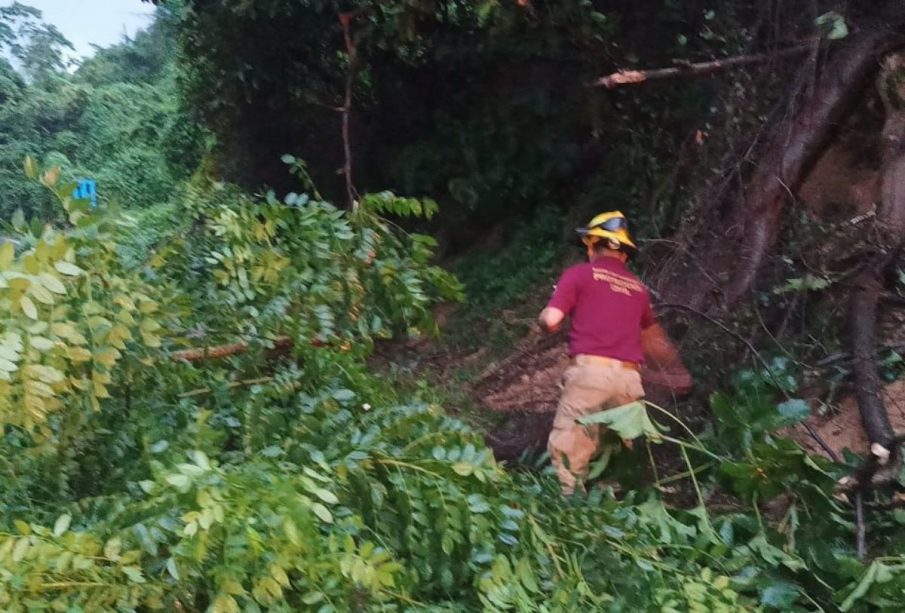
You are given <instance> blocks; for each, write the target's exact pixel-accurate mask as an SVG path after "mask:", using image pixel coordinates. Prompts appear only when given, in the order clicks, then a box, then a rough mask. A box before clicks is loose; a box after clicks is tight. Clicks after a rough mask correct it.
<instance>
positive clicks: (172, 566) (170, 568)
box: [167, 558, 179, 581]
mask: <svg viewBox="0 0 905 613" xmlns="http://www.w3.org/2000/svg"><path fill="white" fill-rule="evenodd" d="M167 572H168V573H170V576H171V577H172V578H173V579H175V580H176V581H179V569H178V568H177V567H176V560H174V559H173V558H168V559H167Z"/></svg>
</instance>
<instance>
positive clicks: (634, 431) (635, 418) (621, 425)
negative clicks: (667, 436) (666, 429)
mask: <svg viewBox="0 0 905 613" xmlns="http://www.w3.org/2000/svg"><path fill="white" fill-rule="evenodd" d="M577 421H578V423H580V424H584V425H590V424H603V425H605V426H607V427H608V428H610V429H611V430H614V431H615V432H616V433H617V434H618V435H619V436H620V437H621V438H623V439H635V438H638V437H639V436H645V437H647V438H649V439H650V440H652V441H659V440H661V439H662V435H661V434H660V431H659V430H658V429H657V427H656V426H655V425H654V423H653V422H652V421H651V420H650V417H648V415H647V409H646V407H645V405H644V403H643V402H641V401H636V402H632V403H629V404H626V405H623V406H621V407H616V408H615V409H607V410H605V411H601V412H599V413H594V414H593V415H588V416H587V417H583V418H581V419H578V420H577Z"/></svg>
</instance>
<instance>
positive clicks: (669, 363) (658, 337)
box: [641, 311, 693, 394]
mask: <svg viewBox="0 0 905 613" xmlns="http://www.w3.org/2000/svg"><path fill="white" fill-rule="evenodd" d="M644 319H645V321H644V322H642V323H643V325H644V327H643V329H642V330H641V351H642V352H643V353H644V361H645V366H644V369H643V372H642V378H643V379H645V380H647V381H648V382H650V383H653V384H654V385H662V386H664V387H667V388H669V389H670V390H671V391H672V392H673V393H676V394H686V393H688V392H690V391H691V388H692V386H693V381H692V379H691V375H690V374H689V372H688V369H686V368H685V365H684V364H683V363H682V358H681V356H680V355H679V351H678V350H677V349H676V347H675V345H673V343H672V341H671V340H670V339H669V335H667V334H666V331H665V330H664V329H663V328H662V327H661V326H660V324H658V323H657V322H656V320H655V319H654V316H653V312H652V311H649V312H648V313H646V314H645V318H644Z"/></svg>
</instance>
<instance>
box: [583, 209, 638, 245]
mask: <svg viewBox="0 0 905 613" xmlns="http://www.w3.org/2000/svg"><path fill="white" fill-rule="evenodd" d="M575 231H576V232H578V234H580V235H581V240H582V242H583V243H584V244H585V245H588V246H591V245H593V244H594V243H596V242H597V241H599V240H600V239H602V238H606V239H609V240H612V241H616V242H617V243H619V245H620V246H622V247H628V248H629V249H636V248H637V247H636V246H635V243H634V242H633V241H632V237H631V235H630V234H629V232H628V222H627V221H626V220H625V215H623V214H622V213H621V212H619V211H607V212H606V213H601V214H600V215H597V216H596V217H594V219H592V220H591V221H589V222H588V225H587V226H586V227H584V228H577V229H576V230H575Z"/></svg>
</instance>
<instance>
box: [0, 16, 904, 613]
mask: <svg viewBox="0 0 905 613" xmlns="http://www.w3.org/2000/svg"><path fill="white" fill-rule="evenodd" d="M160 4H161V5H162V7H161V8H160V9H159V10H158V13H157V18H156V20H155V22H154V25H153V26H152V27H151V28H150V29H149V30H148V31H146V32H143V33H140V34H139V35H137V36H136V38H135V39H134V40H128V41H124V42H123V43H121V44H120V45H117V46H115V47H112V48H110V49H104V50H99V51H98V53H97V54H96V55H95V56H94V57H93V58H91V59H90V60H87V61H85V62H84V63H83V64H82V65H81V66H79V67H78V68H77V70H75V71H74V72H72V73H71V74H70V73H67V72H66V71H65V68H66V66H64V65H63V62H62V59H61V58H62V55H61V50H62V49H63V48H65V47H66V44H67V43H66V41H65V40H64V39H63V38H62V37H61V36H60V35H59V33H58V32H56V31H55V30H54V29H53V28H52V27H50V26H47V25H45V24H43V23H42V22H41V19H40V14H39V13H37V12H36V11H34V10H32V9H29V8H27V7H25V6H23V5H20V4H14V5H12V6H11V7H8V8H3V9H0V47H2V48H3V49H4V50H5V51H6V52H7V53H8V54H9V55H11V57H12V58H13V62H12V63H7V62H5V61H0V199H2V200H0V217H2V219H3V221H4V237H3V242H2V244H0V322H2V330H0V426H2V430H0V609H3V610H4V611H7V610H8V611H73V612H75V611H86V612H87V611H150V610H162V611H186V612H192V613H194V612H201V611H210V612H212V613H225V612H234V611H235V612H238V611H252V612H254V611H287V612H288V611H318V612H320V613H329V612H334V611H335V612H345V611H355V610H362V611H438V612H439V611H450V612H451V611H462V610H487V611H525V612H527V611H544V612H560V611H561V612H567V611H669V612H679V611H732V612H734V611H760V610H762V611H770V610H780V611H832V610H846V611H848V610H851V611H873V610H888V611H896V610H898V609H899V608H900V607H901V602H902V596H903V593H905V556H903V555H902V552H901V550H902V547H901V543H902V542H903V539H905V516H903V514H902V512H901V510H897V509H895V508H894V506H895V505H894V504H893V503H894V502H895V500H896V499H895V497H894V496H893V495H890V494H888V493H883V492H880V493H877V494H876V495H873V496H872V497H871V498H870V500H868V502H869V503H870V504H871V505H872V506H871V520H870V522H869V524H868V525H867V526H866V530H867V534H866V538H867V542H868V543H869V545H870V551H871V554H872V556H873V557H872V558H870V559H868V560H860V559H859V555H858V552H857V550H856V545H855V542H856V541H855V537H854V533H855V530H856V526H855V523H856V522H855V518H854V511H853V509H852V505H851V504H850V501H848V500H845V499H844V498H843V497H842V494H840V492H839V480H840V479H841V478H843V477H844V476H846V475H850V474H851V473H852V471H853V469H854V468H855V467H856V466H858V465H859V464H860V459H859V458H857V457H854V456H852V457H846V458H845V459H844V460H843V461H840V462H836V463H834V462H830V461H827V460H825V459H823V458H822V457H817V456H813V455H809V454H808V453H806V452H805V451H804V450H803V449H802V448H800V447H799V446H798V445H797V444H796V443H794V442H793V441H792V440H791V439H789V438H787V437H786V435H787V433H788V428H790V427H793V426H795V425H796V424H798V423H800V422H801V421H802V420H804V419H805V418H806V417H807V416H808V413H809V407H808V403H807V402H806V401H805V400H803V399H802V398H801V397H802V396H803V395H804V393H803V392H802V390H800V389H799V388H800V383H801V380H803V378H804V376H805V374H806V373H804V372H803V371H802V368H801V365H800V364H799V363H798V362H796V361H795V360H793V359H787V358H772V357H769V356H768V357H767V358H765V359H764V360H763V361H762V362H759V363H758V365H757V367H756V368H744V367H742V366H735V365H729V366H726V368H731V369H732V370H733V371H734V373H733V376H732V377H731V380H726V381H716V380H714V381H708V382H706V384H705V389H707V390H708V391H710V390H718V391H714V392H713V393H712V395H710V397H709V398H708V399H707V400H706V403H705V404H706V405H707V406H706V408H704V407H700V408H699V410H698V412H697V413H696V414H695V416H694V417H695V420H694V424H692V423H690V422H686V421H682V420H680V419H679V418H677V417H676V416H675V415H674V414H673V413H672V412H670V411H667V410H665V409H663V408H660V407H658V406H655V405H644V404H640V403H635V404H632V405H628V406H626V407H622V408H620V409H615V410H613V411H609V412H607V413H604V414H601V415H598V416H596V417H594V418H593V419H595V420H597V421H598V422H600V423H605V424H606V425H607V426H608V427H609V429H610V431H609V432H608V434H607V437H608V439H607V441H606V444H605V445H604V446H603V453H602V455H601V457H599V458H598V459H596V460H595V463H594V465H593V467H592V472H591V476H590V479H589V482H588V484H587V486H588V487H587V489H588V493H587V495H586V496H577V497H573V498H568V499H564V498H562V497H561V496H560V494H559V484H558V482H557V480H556V478H555V476H553V475H552V474H550V473H549V471H546V470H545V469H544V467H545V465H546V461H545V458H543V457H526V458H525V459H524V462H523V464H522V465H521V466H518V467H510V466H505V465H503V464H501V463H499V462H497V460H496V459H495V458H494V456H493V453H492V451H491V450H490V449H489V448H488V447H487V446H486V445H485V443H484V436H483V435H484V433H483V432H482V431H481V430H480V428H479V427H478V426H477V425H476V424H475V423H470V422H469V421H468V420H467V419H466V418H462V419H459V418H456V417H453V416H451V415H464V416H465V417H468V414H467V411H463V410H462V409H463V408H469V407H462V406H442V405H441V404H440V403H439V402H438V401H447V400H449V399H451V398H454V399H458V398H461V397H462V396H464V395H465V392H463V391H462V389H461V387H462V386H461V382H457V381H442V380H439V381H438V380H436V379H437V377H433V378H431V374H432V373H424V374H421V373H419V372H417V371H416V372H415V373H414V374H413V372H412V371H411V370H409V371H407V372H403V374H399V372H398V370H397V369H394V368H392V367H385V365H380V368H374V364H373V360H374V356H375V347H376V346H377V344H378V343H379V342H388V341H393V340H394V339H395V340H403V339H404V340H415V339H424V338H425V337H429V338H434V337H435V335H436V334H437V332H438V329H437V325H436V322H435V321H434V309H435V307H436V306H437V305H438V304H439V303H449V302H455V303H462V306H461V310H460V312H459V313H458V314H457V315H456V316H455V320H454V321H453V323H452V324H451V327H450V332H449V334H450V335H451V336H452V340H448V341H447V342H448V343H450V344H456V345H461V346H465V347H467V348H468V349H474V348H476V347H477V346H487V345H493V349H495V351H496V352H497V353H501V352H502V351H503V350H505V349H506V348H507V347H511V345H512V344H513V343H514V341H515V337H516V336H517V335H518V334H519V333H520V332H521V331H522V330H523V329H526V328H527V324H523V326H522V327H519V326H518V325H516V326H513V325H510V324H511V321H501V319H502V318H501V317H500V316H499V314H500V313H502V312H504V311H507V312H513V313H514V320H516V321H519V320H520V319H522V318H527V317H529V316H530V315H533V314H534V311H535V303H536V302H538V301H543V299H544V298H546V294H547V292H548V291H549V283H550V281H551V278H552V275H554V274H555V271H556V270H557V269H558V268H559V266H560V265H561V264H562V263H563V262H564V261H567V260H568V259H569V254H568V252H567V249H569V247H568V246H563V245H565V244H566V243H565V241H563V240H562V237H563V232H564V228H565V229H566V230H568V228H569V225H570V224H569V223H568V222H569V221H570V219H571V218H573V217H574V218H583V217H584V216H585V214H586V213H587V212H588V211H590V210H596V209H599V208H600V207H601V202H604V203H606V205H605V206H606V207H608V208H611V207H610V205H611V204H612V208H615V207H619V208H626V207H623V206H622V205H623V203H626V202H632V203H638V202H640V203H641V204H635V205H634V206H635V210H634V211H633V210H631V209H628V208H626V212H627V213H630V214H632V215H633V217H634V218H636V219H640V220H641V221H642V224H641V227H640V229H639V230H640V231H639V232H638V234H640V235H641V236H642V237H643V236H645V235H647V236H660V234H662V232H663V231H664V230H665V229H666V228H671V227H674V226H676V225H677V224H678V223H679V222H680V220H681V217H682V215H683V213H684V211H683V210H681V207H680V205H685V204H687V193H686V192H685V184H684V183H683V180H684V179H683V177H684V174H683V173H685V174H689V175H693V174H695V172H691V171H689V170H688V168H685V169H683V168H681V167H680V166H679V165H677V166H676V168H672V167H668V165H667V161H668V160H670V159H671V158H672V157H674V156H676V155H686V154H687V155H691V154H688V153H687V152H688V151H690V149H689V147H690V146H694V147H697V146H699V143H697V144H696V141H695V139H696V138H698V137H700V138H703V136H701V134H700V133H699V131H701V130H704V131H711V130H712V131H713V132H714V133H717V134H719V135H721V136H722V137H724V138H726V139H727V140H728V139H731V138H733V137H734V136H737V135H739V134H743V133H745V132H746V131H747V130H749V129H750V128H751V127H752V126H755V125H760V121H761V119H760V118H759V117H758V116H757V115H758V113H759V112H760V110H761V107H762V106H766V105H767V100H768V99H769V98H770V96H771V95H773V94H764V95H762V96H761V97H760V98H759V99H758V100H757V101H752V102H750V103H749V104H748V107H747V108H746V110H747V111H748V112H746V113H740V112H739V111H738V109H739V107H740V106H741V105H742V103H743V102H744V101H745V99H746V96H748V95H749V94H750V92H751V91H759V90H757V87H756V86H754V85H752V84H750V83H748V84H747V86H748V87H750V89H746V88H745V87H740V88H736V90H733V91H729V92H727V91H721V90H719V87H718V86H717V85H714V84H713V83H711V82H701V83H696V84H692V85H689V86H688V87H685V88H677V89H676V90H670V91H660V92H657V93H655V94H653V95H651V96H648V97H647V98H645V99H644V100H643V101H642V100H640V99H639V98H636V97H635V94H622V93H619V94H614V96H613V97H612V98H608V99H606V100H601V99H598V98H596V97H595V95H594V94H591V93H589V92H588V90H587V89H586V88H584V87H579V86H576V85H575V84H576V83H578V84H582V83H586V82H587V81H588V80H589V79H591V78H592V77H594V76H597V75H598V74H599V73H600V71H601V69H602V67H605V66H610V62H611V58H612V55H613V54H616V55H618V57H619V58H620V60H621V61H623V62H625V63H626V64H627V65H635V64H637V63H638V61H639V58H638V57H637V56H636V53H639V52H640V51H639V50H644V51H645V52H646V53H647V54H648V55H647V57H646V59H647V60H648V61H652V62H653V61H666V60H667V59H668V58H671V57H673V56H674V55H675V54H676V53H677V52H681V53H682V54H683V56H684V55H685V54H690V55H691V56H694V55H695V54H707V55H725V54H728V53H732V52H737V51H739V50H741V49H743V48H744V45H745V44H747V43H749V42H750V41H751V40H753V39H754V37H756V36H757V35H759V34H758V32H759V31H758V30H756V28H754V29H753V30H749V29H747V25H746V24H748V25H750V24H753V23H756V19H757V18H758V13H757V10H756V7H754V6H753V4H752V3H745V2H728V3H725V4H726V6H725V7H720V9H719V11H720V12H719V13H717V12H716V11H715V10H712V9H711V8H710V7H709V6H705V5H704V4H703V3H701V2H696V1H695V2H689V3H674V2H663V3H652V2H638V3H633V4H632V7H631V8H625V9H624V10H617V9H616V8H613V7H612V6H611V5H613V4H614V3H608V2H591V1H588V0H566V1H563V2H549V3H539V2H497V1H490V0H488V1H482V2H465V1H457V0H449V1H440V2H412V1H410V0H405V1H403V0H399V1H391V2H376V1H373V0H356V1H351V2H348V3H344V4H343V6H342V8H343V9H344V10H346V11H348V12H347V13H344V14H345V15H346V20H347V21H346V23H347V24H348V26H349V28H350V43H351V46H352V47H353V49H354V50H355V51H356V53H357V54H358V55H357V56H356V65H354V66H351V65H350V58H349V53H348V51H349V48H348V47H346V46H345V42H344V38H343V20H341V19H340V16H339V13H338V12H337V8H336V3H332V2H323V1H319V0H310V1H304V2H299V1H291V0H263V1H260V2H254V3H251V2H225V1H224V2H221V1H208V2H200V1H199V2H191V1H185V2H182V1H169V2H161V3H160ZM616 4H618V3H616ZM635 4H637V6H636V5H635ZM542 5H543V6H542ZM605 7H609V8H610V9H611V10H610V12H609V13H608V12H607V11H606V10H605ZM652 7H654V8H656V9H657V10H655V11H654V10H652ZM788 19H789V20H790V22H791V23H792V26H794V27H792V28H791V29H792V30H793V31H794V32H796V33H798V31H797V30H796V29H795V28H796V27H798V26H802V24H805V25H807V23H809V22H808V18H806V17H800V16H794V17H789V18H788ZM797 19H800V20H801V22H800V23H799V22H798V21H796V20H797ZM839 19H841V18H839ZM839 19H837V20H835V21H833V22H832V23H833V24H836V25H834V26H833V27H834V28H835V29H834V32H836V30H838V27H837V26H838V23H839ZM811 21H813V20H811ZM828 23H829V22H828ZM843 23H844V22H843ZM802 27H803V26H802ZM837 34H838V33H837ZM636 39H637V40H636ZM632 41H634V43H633V44H632V45H631V46H628V43H630V42H632ZM350 68H354V70H351V71H350ZM346 79H348V82H349V83H350V84H351V85H352V86H353V87H352V93H353V100H352V102H353V109H354V111H355V112H354V113H353V121H352V127H353V130H352V142H353V143H354V147H352V149H353V151H354V163H355V165H354V168H355V173H356V174H355V185H356V186H358V187H359V188H360V189H362V193H361V194H353V196H354V198H353V200H354V201H353V202H348V203H346V202H344V200H345V198H346V195H347V194H346V191H345V185H344V182H343V181H342V177H341V176H339V175H337V173H336V169H337V168H338V167H340V166H342V165H343V164H344V163H345V162H349V163H351V162H352V160H346V159H344V156H343V153H342V144H343V143H342V137H341V136H340V135H341V131H340V121H339V120H340V115H341V114H340V113H338V112H337V110H336V109H337V107H339V106H341V105H343V102H342V99H343V96H342V93H343V91H344V86H345V83H346ZM766 79H768V81H769V80H775V79H776V77H773V76H768V77H766ZM501 100H505V101H506V103H505V104H502V103H501V102H500V101H501ZM717 105H719V108H717ZM736 115H738V116H737V117H736ZM194 118H198V119H200V123H197V124H196V123H195V119H194ZM610 124H613V125H617V126H618V129H614V130H612V131H610V132H607V128H606V126H608V125H610ZM689 131H690V132H691V135H692V137H691V139H689ZM588 133H590V134H592V135H593V136H592V137H590V138H588V137H587V134H588ZM604 137H605V139H604ZM689 143H691V145H689ZM288 152H293V153H295V152H298V153H299V157H296V156H295V155H294V154H290V153H288ZM682 152H685V153H682ZM36 160H41V161H40V162H39V161H36ZM702 165H703V164H702ZM696 172H697V173H698V174H707V173H710V170H709V168H705V169H704V170H701V171H696ZM85 176H91V177H94V178H96V179H97V180H98V184H99V186H100V193H101V205H100V206H99V207H97V208H90V207H89V205H88V203H87V202H85V201H81V200H76V199H74V197H73V189H74V187H75V186H74V184H73V182H72V180H73V179H75V178H81V177H85ZM337 177H339V178H337ZM685 178H687V177H685ZM387 186H391V187H393V188H394V191H379V190H383V189H384V188H385V187H387ZM365 188H371V189H370V191H366V189H365ZM396 192H399V193H404V194H406V196H398V195H396ZM408 194H419V195H420V194H429V195H431V196H433V197H435V198H436V199H437V201H436V202H435V201H434V200H432V199H429V198H423V197H418V198H414V197H409V196H408ZM331 202H337V203H339V202H343V205H335V204H332V203H331ZM438 202H439V205H438ZM489 230H494V231H495V232H496V233H497V234H498V236H497V238H496V242H495V240H494V238H493V233H492V232H489ZM431 234H434V235H437V237H438V238H437V240H435V238H433V237H432V236H431ZM488 235H490V237H491V238H488ZM479 239H482V240H479ZM482 241H483V242H482ZM441 244H442V245H444V246H445V248H446V250H447V254H446V255H450V256H453V257H455V260H454V263H453V265H452V266H450V268H452V269H453V270H454V272H455V273H456V274H455V275H454V274H452V273H450V272H448V271H447V270H445V269H443V268H442V267H440V266H438V265H437V264H436V258H437V256H438V251H439V250H440V245H441ZM475 245H478V248H475ZM802 279H804V277H802ZM792 281H795V282H798V286H795V285H794V284H793V283H792V282H788V283H786V285H785V286H783V287H782V288H780V291H777V292H775V295H776V296H780V298H782V299H785V297H786V296H787V295H789V294H795V295H797V294H796V292H799V291H801V287H802V286H805V285H807V286H808V288H807V290H808V291H810V290H814V289H816V290H821V289H823V287H811V286H813V285H814V284H813V283H812V282H810V281H808V280H807V279H805V280H804V281H802V280H801V279H797V280H796V279H793V280H792ZM782 304H785V303H782ZM477 330H480V333H478V332H476V331H477ZM447 338H449V337H447ZM695 358H696V359H697V360H700V361H708V363H709V364H710V365H709V366H708V368H712V371H711V370H708V371H706V372H715V371H717V370H720V369H721V368H722V367H720V368H718V367H717V366H716V365H715V364H716V363H717V362H720V361H721V360H722V354H720V353H719V351H718V349H714V348H708V353H706V355H697V356H695ZM888 366H889V367H890V368H893V367H896V364H895V363H894V361H890V363H889V364H888ZM402 370H404V369H402ZM413 378H414V379H416V380H415V381H413V380H412V379H413ZM428 379H430V380H431V383H427V382H426V380H428ZM474 421H478V420H474ZM629 438H637V439H639V441H638V444H637V445H636V446H635V449H634V450H631V451H630V450H628V449H626V448H625V447H624V446H623V445H622V443H621V440H622V439H629ZM655 455H656V456H657V457H658V459H659V458H660V456H669V457H670V459H671V461H669V462H665V463H664V462H660V461H658V462H656V463H655V462H654V456H655ZM664 464H666V465H667V466H666V468H667V472H668V474H667V472H664V471H663V469H664ZM601 477H606V478H608V479H609V478H618V479H620V481H621V482H622V483H623V484H624V485H625V486H626V492H625V493H624V494H623V495H620V496H619V497H618V498H617V497H616V496H615V495H613V493H612V492H611V491H610V490H607V489H605V488H601V487H599V485H600V483H599V481H600V478H601ZM897 477H898V478H899V480H902V479H903V477H901V476H897Z"/></svg>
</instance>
